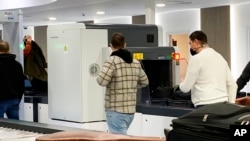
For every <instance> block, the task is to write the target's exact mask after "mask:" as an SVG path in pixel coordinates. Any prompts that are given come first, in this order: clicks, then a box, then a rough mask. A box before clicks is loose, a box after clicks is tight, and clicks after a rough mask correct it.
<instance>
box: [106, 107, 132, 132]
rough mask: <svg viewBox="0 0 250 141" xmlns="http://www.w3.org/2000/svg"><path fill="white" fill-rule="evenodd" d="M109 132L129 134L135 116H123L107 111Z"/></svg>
mask: <svg viewBox="0 0 250 141" xmlns="http://www.w3.org/2000/svg"><path fill="white" fill-rule="evenodd" d="M106 117H107V124H108V128H109V132H111V133H115V134H124V135H126V134H127V130H128V128H129V126H130V124H131V122H132V121H133V119H134V114H123V113H118V112H115V111H112V110H107V111H106Z"/></svg>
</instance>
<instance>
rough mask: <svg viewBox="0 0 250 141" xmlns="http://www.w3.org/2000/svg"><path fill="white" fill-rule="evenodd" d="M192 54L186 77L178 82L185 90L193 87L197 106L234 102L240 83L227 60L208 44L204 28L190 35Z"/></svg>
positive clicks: (192, 95) (192, 94)
mask: <svg viewBox="0 0 250 141" xmlns="http://www.w3.org/2000/svg"><path fill="white" fill-rule="evenodd" d="M189 39H190V41H189V44H190V52H191V53H192V54H193V55H194V54H195V55H194V56H192V57H191V59H190V61H189V64H188V68H187V72H186V76H185V79H184V80H183V82H182V83H181V84H180V85H179V88H180V90H181V91H182V92H188V91H190V90H191V99H192V102H193V104H194V105H195V107H199V106H203V105H206V104H212V103H217V102H224V101H229V102H231V103H235V99H236V91H237V84H236V82H235V80H234V79H233V77H232V74H231V71H230V69H229V66H228V64H227V62H226V60H225V59H224V58H223V57H222V56H221V55H220V54H219V53H218V52H216V51H215V50H214V49H212V48H210V47H209V46H208V44H207V36H206V34H205V33H204V32H202V31H194V32H193V33H192V34H191V35H190V36H189Z"/></svg>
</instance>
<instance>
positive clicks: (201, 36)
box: [189, 31, 207, 45]
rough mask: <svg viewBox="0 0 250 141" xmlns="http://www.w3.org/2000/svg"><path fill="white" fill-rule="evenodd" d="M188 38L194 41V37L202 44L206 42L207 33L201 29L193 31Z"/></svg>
mask: <svg viewBox="0 0 250 141" xmlns="http://www.w3.org/2000/svg"><path fill="white" fill-rule="evenodd" d="M189 39H190V40H191V41H194V40H195V39H197V40H199V41H200V43H201V44H202V45H204V44H207V35H206V34H205V33H204V32H202V31H194V32H193V33H191V34H190V36H189Z"/></svg>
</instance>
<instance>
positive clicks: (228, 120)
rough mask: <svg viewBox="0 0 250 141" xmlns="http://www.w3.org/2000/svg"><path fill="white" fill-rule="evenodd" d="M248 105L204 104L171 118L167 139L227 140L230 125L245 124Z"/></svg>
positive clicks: (248, 112) (247, 118) (177, 140)
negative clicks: (170, 128) (170, 127)
mask: <svg viewBox="0 0 250 141" xmlns="http://www.w3.org/2000/svg"><path fill="white" fill-rule="evenodd" d="M249 121H250V107H247V106H246V107H245V106H240V105H236V104H231V103H228V102H223V103H215V104H209V105H205V106H203V107H201V108H199V109H197V110H194V111H192V112H190V113H188V114H186V115H183V116H181V117H179V118H177V119H174V120H172V125H171V126H172V127H173V129H172V130H170V132H169V133H168V135H167V137H166V138H167V141H229V140H230V138H231V137H232V133H231V131H230V125H246V123H247V124H248V123H249Z"/></svg>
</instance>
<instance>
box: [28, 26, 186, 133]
mask: <svg viewBox="0 0 250 141" xmlns="http://www.w3.org/2000/svg"><path fill="white" fill-rule="evenodd" d="M138 26H139V25H135V27H133V26H131V25H129V26H128V27H129V28H126V26H125V25H113V26H111V27H112V28H111V27H108V28H103V27H102V28H100V27H99V28H97V27H93V25H92V26H90V25H87V24H83V23H72V24H61V25H49V26H48V28H47V47H48V48H47V53H48V54H47V56H48V60H47V61H48V97H47V101H46V98H45V97H41V96H40V97H39V96H37V97H34V96H33V97H32V98H31V97H29V99H26V102H27V104H34V103H35V104H36V105H35V108H38V110H34V109H32V107H31V108H30V107H29V105H27V107H26V108H27V109H29V110H30V112H27V113H31V112H32V111H33V112H34V113H36V114H37V115H38V117H33V118H32V117H31V116H30V115H28V118H27V119H30V121H37V122H42V123H47V124H53V125H64V126H70V127H77V128H84V129H91V130H93V129H94V130H98V131H107V126H106V122H105V120H106V119H105V113H104V93H105V87H102V86H99V85H98V84H97V82H96V76H97V75H98V73H99V71H100V69H101V67H102V64H103V62H104V61H105V60H106V58H107V57H108V56H109V55H110V53H111V52H110V48H109V47H107V46H108V44H109V40H110V37H111V35H112V33H113V32H123V33H125V32H126V34H127V35H125V36H126V41H127V37H130V36H131V37H132V38H131V40H129V41H127V45H129V44H134V43H133V42H136V41H138V44H142V43H139V42H144V43H145V42H146V43H145V44H143V45H141V46H139V45H138V44H137V43H135V44H137V46H128V47H127V49H128V50H129V51H131V52H132V54H133V57H134V58H136V59H138V60H141V62H142V66H143V68H144V69H145V72H146V73H147V75H148V77H149V81H150V86H149V87H148V88H143V89H140V90H138V98H137V99H138V101H137V113H136V116H135V120H134V121H133V123H132V125H131V128H130V129H129V131H128V133H129V134H131V135H147V134H148V135H151V136H162V137H163V136H164V135H162V134H161V132H160V131H159V130H162V128H163V126H164V127H166V128H167V127H168V126H169V125H170V122H171V119H173V118H175V117H177V116H178V114H177V115H176V114H174V115H171V112H170V114H167V113H168V111H172V112H173V111H174V113H179V115H181V114H183V113H185V112H186V111H185V110H184V112H182V113H181V112H180V111H183V110H182V109H181V108H178V107H177V108H173V107H170V106H168V105H162V103H164V100H161V99H159V98H157V97H154V91H155V89H156V88H157V87H158V85H161V86H174V85H177V84H179V82H180V80H179V78H180V77H179V63H178V48H177V47H159V45H160V44H161V43H159V42H160V41H159V40H158V39H159V38H161V37H160V36H159V34H160V32H161V31H160V28H157V26H153V25H150V26H149V25H146V26H145V28H142V27H138ZM115 27H116V30H114V28H115ZM121 27H122V29H123V30H121V29H119V28H121ZM136 27H138V30H139V31H138V32H140V35H139V33H138V34H137V35H136V33H137V31H136V29H137V28H136ZM130 28H132V29H133V30H130V33H128V32H127V30H128V29H130ZM111 29H112V31H110V30H111ZM142 29H144V31H143V30H142ZM147 29H149V30H147ZM151 30H154V31H151ZM146 31H149V33H147V32H146ZM132 35H136V36H132ZM138 36H139V37H138ZM157 38H158V39H157ZM135 39H138V40H135ZM147 44H148V45H147ZM154 44H156V45H154ZM173 56H177V58H176V57H173ZM176 59H177V60H176ZM46 102H47V103H48V104H46ZM33 108H34V107H33ZM46 114H47V115H46ZM40 116H44V117H40ZM148 116H149V117H150V120H149V118H148ZM41 119H42V120H41ZM146 121H147V122H146ZM156 121H157V122H158V123H157V124H155V123H156ZM148 123H150V124H148ZM152 125H153V127H156V129H159V130H154V131H152V130H151V129H152V127H151V126H152ZM158 125H161V126H160V127H158ZM162 131H163V130H162Z"/></svg>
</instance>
